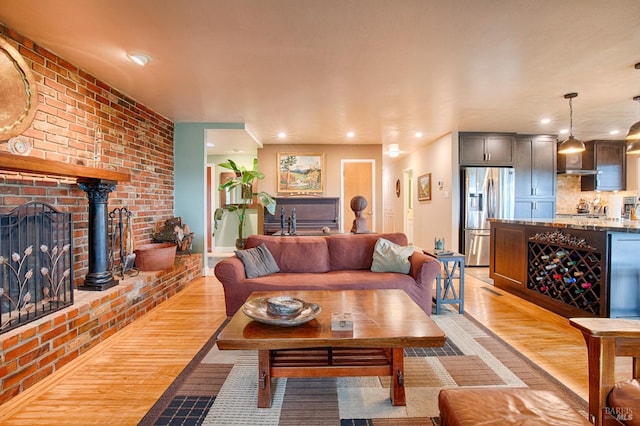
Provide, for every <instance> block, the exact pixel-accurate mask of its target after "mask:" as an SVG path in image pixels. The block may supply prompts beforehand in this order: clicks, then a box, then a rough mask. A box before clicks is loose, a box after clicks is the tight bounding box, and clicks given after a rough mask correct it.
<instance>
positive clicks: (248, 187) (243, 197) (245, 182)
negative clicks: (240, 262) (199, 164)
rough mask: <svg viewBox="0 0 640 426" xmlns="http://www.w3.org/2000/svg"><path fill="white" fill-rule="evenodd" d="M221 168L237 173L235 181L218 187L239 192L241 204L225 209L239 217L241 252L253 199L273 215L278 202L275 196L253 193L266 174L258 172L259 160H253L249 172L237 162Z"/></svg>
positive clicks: (227, 163)
mask: <svg viewBox="0 0 640 426" xmlns="http://www.w3.org/2000/svg"><path fill="white" fill-rule="evenodd" d="M219 166H220V167H223V168H225V169H229V170H231V171H233V172H234V173H235V177H234V178H233V179H229V180H227V181H226V182H223V183H221V184H220V185H219V186H218V190H220V191H228V190H231V191H233V190H239V191H240V202H239V203H237V204H232V205H228V206H225V207H224V208H225V209H227V210H229V211H230V212H236V214H237V215H238V238H236V248H238V249H239V250H241V249H243V248H244V244H245V241H246V239H245V238H244V235H243V231H244V225H245V221H246V219H247V208H249V207H250V206H251V204H253V198H254V197H256V199H257V201H258V203H260V204H261V205H262V206H264V208H266V209H267V211H268V212H269V213H271V214H275V211H276V200H275V199H274V198H273V196H271V195H269V194H267V193H266V192H264V191H260V192H253V185H254V182H256V180H257V179H264V173H262V172H260V171H258V159H257V158H254V159H253V169H252V170H247V168H246V167H244V166H240V167H238V166H237V165H236V163H235V162H233V161H232V160H229V159H227V162H226V163H221V164H219Z"/></svg>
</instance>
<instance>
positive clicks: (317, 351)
mask: <svg viewBox="0 0 640 426" xmlns="http://www.w3.org/2000/svg"><path fill="white" fill-rule="evenodd" d="M278 295H288V296H293V297H297V298H299V299H302V300H304V301H307V302H313V303H317V304H318V305H320V307H321V309H322V311H321V312H320V314H319V315H318V316H317V317H316V318H314V319H312V320H311V321H309V322H306V323H304V324H301V325H298V326H295V327H280V326H275V325H270V324H264V323H261V322H258V321H254V320H252V319H251V318H249V317H248V316H246V315H245V314H244V313H243V312H242V309H240V310H238V312H236V314H235V315H234V316H233V317H232V318H231V320H230V321H229V323H228V324H227V325H226V326H225V327H224V329H223V330H222V331H221V332H220V334H219V335H218V338H217V344H218V348H219V349H220V350H227V349H234V350H258V407H260V408H268V407H271V400H272V394H271V379H272V378H276V377H325V376H329V377H354V376H391V377H392V380H391V389H390V393H391V402H392V404H393V405H406V398H405V391H404V348H405V347H427V346H443V345H444V342H445V334H444V332H443V331H442V330H441V329H440V328H439V327H438V326H437V325H436V324H435V323H434V322H433V321H432V320H431V318H429V317H428V316H427V315H426V314H425V313H424V311H422V309H420V307H419V306H418V305H416V304H415V302H414V301H413V300H411V298H410V297H409V296H408V295H407V294H406V293H405V292H404V291H403V290H345V291H331V290H324V291H291V292H282V291H277V292H254V293H252V294H251V296H249V299H253V298H256V297H273V296H278ZM345 312H349V313H351V314H352V317H353V331H352V332H351V331H339V332H333V331H331V314H332V313H345Z"/></svg>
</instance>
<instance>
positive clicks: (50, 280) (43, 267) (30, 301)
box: [0, 202, 74, 333]
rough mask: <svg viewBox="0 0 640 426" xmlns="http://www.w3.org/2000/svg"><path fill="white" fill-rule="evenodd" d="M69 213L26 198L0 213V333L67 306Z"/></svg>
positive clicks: (70, 302)
mask: <svg viewBox="0 0 640 426" xmlns="http://www.w3.org/2000/svg"><path fill="white" fill-rule="evenodd" d="M72 260H73V217H72V214H71V213H62V212H60V211H58V210H56V209H55V208H53V207H52V206H50V205H48V204H45V203H40V202H29V203H26V204H23V205H22V206H19V207H17V208H15V209H14V210H12V211H11V212H9V213H8V214H5V215H0V283H1V288H0V333H5V332H7V331H9V330H11V329H14V328H16V327H19V326H21V325H23V324H26V323H29V322H31V321H34V320H36V319H38V318H41V317H44V316H46V315H49V314H50V313H52V312H55V311H58V310H60V309H63V308H65V307H67V306H70V305H73V283H74V273H73V267H72Z"/></svg>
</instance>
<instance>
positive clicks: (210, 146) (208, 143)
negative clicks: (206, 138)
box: [207, 142, 216, 148]
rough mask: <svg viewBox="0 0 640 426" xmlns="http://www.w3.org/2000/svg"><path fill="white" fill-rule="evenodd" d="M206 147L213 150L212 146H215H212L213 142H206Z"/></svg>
mask: <svg viewBox="0 0 640 426" xmlns="http://www.w3.org/2000/svg"><path fill="white" fill-rule="evenodd" d="M207 146H208V147H209V148H213V147H214V146H216V144H214V143H213V142H207Z"/></svg>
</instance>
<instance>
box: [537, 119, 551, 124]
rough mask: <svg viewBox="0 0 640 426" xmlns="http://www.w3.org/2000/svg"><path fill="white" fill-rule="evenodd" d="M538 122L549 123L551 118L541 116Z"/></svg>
mask: <svg viewBox="0 0 640 426" xmlns="http://www.w3.org/2000/svg"><path fill="white" fill-rule="evenodd" d="M540 123H542V124H549V123H551V119H550V118H543V119H542V120H540Z"/></svg>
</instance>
